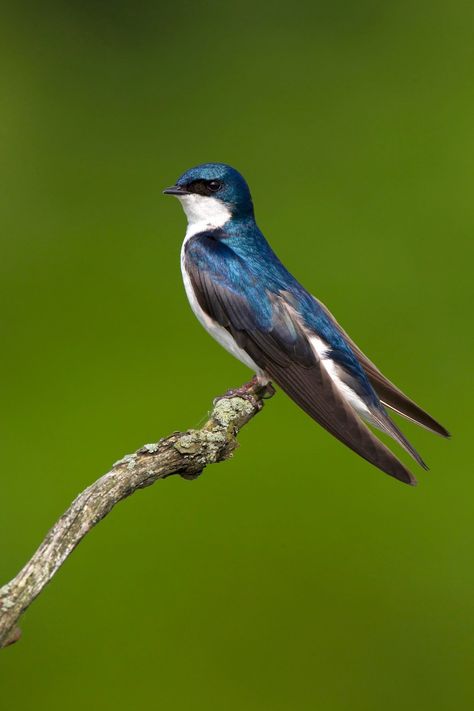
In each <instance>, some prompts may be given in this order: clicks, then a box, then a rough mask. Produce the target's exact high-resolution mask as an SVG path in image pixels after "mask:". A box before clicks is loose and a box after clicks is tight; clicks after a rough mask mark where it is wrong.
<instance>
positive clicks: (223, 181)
mask: <svg viewBox="0 0 474 711" xmlns="http://www.w3.org/2000/svg"><path fill="white" fill-rule="evenodd" d="M164 192H165V194H167V195H175V196H176V197H177V198H179V200H180V202H181V204H182V206H183V209H184V211H185V213H186V216H187V218H188V222H189V226H190V227H193V230H194V231H196V229H197V228H198V227H199V228H202V229H206V227H222V225H224V224H225V223H226V222H227V221H228V220H230V219H240V218H252V217H253V204H252V197H251V195H250V190H249V187H248V185H247V183H246V182H245V180H244V178H243V177H242V176H241V175H240V173H239V172H237V171H236V170H235V169H234V168H231V166H230V165H226V164H225V163H203V164H202V165H198V166H196V167H195V168H191V169H190V170H187V171H186V172H185V173H183V175H182V176H181V177H180V178H179V179H178V180H177V181H176V184H175V185H173V187H171V188H167V189H166V190H165V191H164Z"/></svg>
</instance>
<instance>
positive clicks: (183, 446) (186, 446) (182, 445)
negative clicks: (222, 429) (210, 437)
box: [174, 430, 203, 454]
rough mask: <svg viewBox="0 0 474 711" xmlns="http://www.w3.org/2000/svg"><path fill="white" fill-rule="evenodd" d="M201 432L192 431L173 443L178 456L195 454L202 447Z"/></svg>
mask: <svg viewBox="0 0 474 711" xmlns="http://www.w3.org/2000/svg"><path fill="white" fill-rule="evenodd" d="M202 434H203V433H202V432H199V431H197V430H192V431H191V432H188V433H187V434H185V435H183V436H182V437H180V438H179V439H178V441H177V442H176V443H175V445H174V446H175V449H177V450H178V452H179V453H180V454H196V452H199V450H200V449H201V447H202Z"/></svg>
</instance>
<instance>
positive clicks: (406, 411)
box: [313, 297, 450, 437]
mask: <svg viewBox="0 0 474 711" xmlns="http://www.w3.org/2000/svg"><path fill="white" fill-rule="evenodd" d="M313 298H314V299H315V301H317V302H318V304H319V305H320V306H321V308H322V309H323V311H324V312H325V313H326V315H327V316H328V317H329V318H330V319H331V321H332V322H333V324H334V325H335V326H336V327H337V328H338V329H339V331H340V332H341V333H342V335H343V336H344V338H345V339H346V341H347V342H348V344H349V345H350V347H351V349H352V351H353V352H354V355H355V356H356V358H357V360H358V361H359V363H360V364H361V366H362V368H363V369H364V371H365V373H366V374H367V377H368V378H369V380H370V383H371V385H372V387H373V388H374V390H375V392H376V393H377V395H378V396H379V398H380V400H381V401H382V402H383V404H384V405H387V407H390V408H391V409H392V410H394V411H395V412H397V413H398V414H399V415H402V416H403V417H405V418H406V419H407V420H411V421H412V422H415V423H416V424H417V425H421V426H422V427H425V428H426V429H427V430H430V432H434V433H435V434H438V435H441V437H449V436H450V434H449V432H448V430H447V429H446V428H445V427H443V425H440V423H439V422H437V421H436V420H435V419H434V418H433V417H431V415H428V413H427V412H425V411H424V410H422V409H421V407H419V406H418V405H417V404H416V403H415V402H413V400H411V399H410V398H409V397H407V396H406V395H405V393H403V392H402V391H401V390H400V389H399V388H397V386H396V385H394V384H393V383H392V382H391V381H390V380H389V379H388V378H386V377H385V376H384V375H383V373H381V372H380V370H379V369H378V368H377V366H376V365H375V364H374V363H372V361H371V360H370V359H369V358H367V356H366V355H365V353H363V352H362V351H361V349H360V348H359V346H358V345H357V344H356V343H354V341H353V340H352V339H351V337H350V336H348V335H347V333H346V332H345V331H344V329H343V328H342V326H341V325H340V324H339V323H338V322H337V321H336V319H335V318H334V316H333V315H332V314H331V312H330V311H329V309H328V308H327V307H326V306H325V305H324V304H323V303H322V302H321V301H319V299H316V297H313Z"/></svg>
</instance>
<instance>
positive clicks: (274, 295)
mask: <svg viewBox="0 0 474 711" xmlns="http://www.w3.org/2000/svg"><path fill="white" fill-rule="evenodd" d="M164 192H165V193H166V194H167V195H175V196H176V197H177V198H178V199H179V201H180V202H181V204H182V206H183V208H184V211H185V213H186V216H187V219H188V229H187V232H186V237H185V239H184V242H183V247H182V251H181V269H182V274H183V280H184V286H185V289H186V293H187V296H188V299H189V301H190V304H191V307H192V309H193V311H194V313H195V315H196V316H197V318H198V319H199V321H200V322H201V324H202V325H203V326H204V328H205V329H207V331H209V333H210V334H211V336H213V337H214V338H215V339H216V340H217V341H218V342H219V343H220V344H221V345H222V346H224V348H226V349H227V350H228V351H229V352H230V353H232V354H233V355H234V356H236V358H238V359H239V360H241V361H242V362H243V363H245V365H247V366H249V367H250V368H252V369H253V370H254V372H255V374H256V379H257V381H258V383H259V384H261V385H264V384H266V383H269V382H270V381H274V382H276V383H277V384H278V385H279V386H280V388H281V389H282V390H284V391H285V392H286V393H287V395H289V396H290V397H291V399H292V400H294V402H296V404H297V405H299V406H300V407H301V408H302V409H303V410H304V411H305V412H306V413H307V414H308V415H310V417H312V418H313V419H314V420H316V422H319V424H321V425H322V426H323V427H325V428H326V429H327V430H328V431H329V432H330V433H331V434H333V435H334V436H335V437H337V439H339V440H340V441H341V442H343V443H344V444H346V445H347V446H348V447H350V448H351V449H353V450H354V452H357V454H359V455H360V456H361V457H363V458H364V459H366V460H368V461H369V462H371V463H372V464H374V465H375V466H376V467H378V468H379V469H381V470H382V471H384V472H386V473H387V474H390V476H393V477H395V478H397V479H399V480H400V481H403V482H405V483H407V484H416V479H415V478H414V476H413V475H412V474H411V472H410V471H409V470H408V469H407V468H406V467H405V466H404V464H402V462H400V461H399V460H398V459H397V457H395V455H394V454H393V453H392V452H391V451H390V450H389V449H388V448H387V447H386V446H385V445H384V444H382V442H380V441H379V440H378V439H377V437H375V435H374V434H373V433H372V431H371V430H370V429H369V428H368V427H367V425H366V424H365V423H369V424H370V425H372V426H374V427H376V428H378V429H379V430H381V431H382V432H385V433H387V434H389V435H390V436H391V437H392V438H393V439H394V440H396V441H397V442H398V443H399V444H400V445H401V446H402V447H403V448H404V449H405V450H406V451H407V452H409V453H410V454H411V456H412V457H413V458H414V459H415V460H416V461H417V462H418V464H420V465H421V466H422V467H424V468H425V469H426V468H427V467H426V465H425V463H424V462H423V460H422V459H421V457H420V455H419V454H418V453H417V452H416V450H415V449H414V448H413V447H412V445H411V444H410V443H409V442H408V440H407V439H406V438H405V436H404V435H403V434H402V432H401V431H400V430H399V428H398V427H397V425H396V424H395V423H394V422H393V421H392V420H391V418H390V417H389V415H388V413H387V410H386V407H388V408H391V409H392V410H394V411H395V412H398V413H399V414H400V415H403V416H404V417H406V418H407V419H409V420H412V421H413V422H416V423H417V424H419V425H422V426H423V427H426V428H427V429H428V430H431V431H432V432H436V433H437V434H439V435H441V436H443V437H448V436H449V434H448V432H447V431H446V429H445V428H444V427H443V426H442V425H440V424H439V423H438V422H436V421H435V420H434V419H433V418H432V417H431V416H430V415H428V414H427V413H426V412H424V411H423V410H422V409H421V408H420V407H418V405H416V404H415V403H414V402H413V401H412V400H410V399H409V398H408V397H407V396H406V395H404V394H403V393H402V392H401V390H399V389H398V388H397V387H396V386H395V385H394V384H393V383H391V382H390V381H389V380H387V378H385V376H384V375H382V373H381V372H380V370H378V368H377V367H376V366H375V365H374V364H373V363H372V362H371V361H370V360H369V359H368V358H367V356H365V355H364V353H362V351H361V350H360V348H358V347H357V345H356V344H355V343H354V342H353V341H352V340H351V339H350V338H349V336H348V335H347V333H345V331H344V330H343V329H342V328H341V326H339V324H338V323H337V321H336V320H335V319H334V317H333V316H332V315H331V313H330V312H329V310H328V309H327V308H326V307H325V306H324V304H322V303H321V302H320V301H318V299H316V298H315V297H314V296H312V295H311V294H310V293H309V292H308V291H306V289H305V288H304V287H303V286H302V285H301V284H300V283H299V282H298V281H297V280H296V279H295V278H294V277H293V276H292V275H291V274H290V273H289V271H288V270H287V269H286V268H285V267H284V266H283V264H282V263H281V262H280V260H279V259H278V257H277V256H276V254H275V253H274V252H273V250H272V248H271V247H270V245H269V244H268V242H267V240H266V239H265V237H264V236H263V234H262V233H261V232H260V230H259V228H258V227H257V224H256V222H255V216H254V209H253V203H252V198H251V195H250V190H249V188H248V185H247V183H246V182H245V180H244V178H243V177H242V176H241V175H240V173H238V172H237V171H236V170H234V169H233V168H231V167H230V166H228V165H225V164H223V163H206V164H204V165H199V166H197V167H195V168H191V170H188V171H186V173H184V174H183V175H182V176H181V177H180V178H179V180H178V181H177V182H176V184H175V185H174V186H173V187H171V188H168V189H166V190H165V191H164ZM235 393H236V391H234V394H235ZM238 393H239V394H242V395H245V386H244V388H242V389H240V391H238Z"/></svg>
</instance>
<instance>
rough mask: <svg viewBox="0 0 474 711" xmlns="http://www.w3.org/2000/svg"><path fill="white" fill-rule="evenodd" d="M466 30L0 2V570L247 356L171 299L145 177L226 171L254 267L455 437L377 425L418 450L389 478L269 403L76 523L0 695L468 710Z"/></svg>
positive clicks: (64, 702) (198, 415) (419, 6)
mask: <svg viewBox="0 0 474 711" xmlns="http://www.w3.org/2000/svg"><path fill="white" fill-rule="evenodd" d="M473 21H474V11H473V6H472V3H471V2H453V3H449V4H448V3H445V2H439V1H435V2H433V1H430V2H428V1H427V0H426V1H423V2H417V3H413V2H409V1H408V0H405V1H404V2H403V1H398V2H380V1H379V2H376V1H375V0H362V1H361V2H347V1H346V2H344V1H342V0H336V1H333V2H329V1H328V2H325V3H322V2H316V3H314V2H309V1H308V2H307V3H286V4H285V5H284V6H279V5H278V4H275V3H270V2H266V3H259V4H255V3H254V2H248V1H247V0H246V1H245V2H240V3H238V4H237V3H233V4H227V3H223V2H221V3H214V2H205V3H198V2H188V0H178V1H177V2H167V3H164V2H163V3H159V2H155V3H153V2H136V1H135V2H131V1H130V2H121V3H120V2H119V3H105V2H81V3H79V2H58V3H54V2H47V1H46V2H44V3H27V2H25V3H15V4H14V3H10V7H9V8H8V6H5V5H3V10H2V12H1V18H0V66H1V74H0V116H1V121H0V183H1V186H2V187H1V190H0V238H1V260H0V270H1V279H0V290H1V295H0V303H1V321H0V323H1V329H2V348H1V381H0V387H1V393H2V395H1V398H0V401H1V402H0V407H1V427H0V431H1V452H2V456H1V469H2V473H1V481H2V485H1V491H2V494H1V515H0V577H1V580H2V581H6V580H7V579H9V578H10V577H12V576H13V575H14V574H15V573H16V572H17V570H18V569H19V568H20V567H21V566H22V565H23V563H24V562H25V561H26V560H27V558H28V557H29V556H30V555H31V553H32V552H33V550H34V549H35V547H36V546H37V545H38V544H39V542H40V540H41V539H42V537H43V535H44V534H45V533H46V531H47V529H48V528H49V527H50V525H51V524H52V523H53V522H54V520H55V519H56V518H57V517H58V516H59V515H60V513H61V512H62V511H63V510H64V508H65V507H66V506H67V505H68V503H69V502H70V501H71V500H72V498H73V497H74V496H75V495H76V494H77V493H78V492H79V491H80V490H81V489H83V488H84V487H85V486H87V485H88V484H89V483H91V482H92V481H93V480H94V479H95V478H97V477H98V476H99V475H100V474H101V473H103V472H104V471H106V470H107V468H108V467H109V465H110V464H111V463H112V462H113V461H115V460H116V459H118V458H119V457H120V456H122V455H123V454H125V453H127V452H130V451H133V450H134V449H136V448H137V447H138V446H140V445H141V444H143V443H144V442H150V441H156V440H157V439H158V438H159V437H160V436H163V435H165V434H167V433H169V432H171V431H173V430H175V429H186V428H187V427H193V426H197V425H198V424H199V423H201V422H202V421H203V418H204V417H205V416H206V412H207V410H208V409H209V407H210V403H211V401H212V398H213V397H214V396H215V395H217V394H219V393H221V392H223V391H225V390H226V389H227V388H228V387H231V386H236V385H239V384H240V383H242V382H244V380H245V379H247V378H248V376H249V372H248V371H247V370H246V369H245V368H244V366H242V365H241V364H239V363H238V362H237V361H235V360H234V359H233V358H232V357H231V356H229V355H228V354H227V353H226V352H225V351H223V350H222V349H221V348H220V347H219V346H218V345H217V344H215V343H214V342H213V341H212V340H211V339H210V338H209V336H208V335H207V334H206V333H205V332H204V331H203V330H202V329H201V327H200V326H199V324H198V323H197V321H196V320H195V319H194V317H193V315H192V313H191V311H190V309H189V307H188V304H187V301H186V297H185V295H184V291H183V288H182V283H181V275H180V269H179V251H180V244H181V241H182V238H183V235H184V229H185V220H184V216H183V214H182V212H181V209H180V206H179V204H178V203H177V202H176V201H174V200H172V199H170V198H164V197H163V196H162V194H161V190H162V188H163V187H165V186H167V185H169V184H171V183H173V182H174V180H175V179H176V178H177V177H178V175H180V174H181V173H182V172H183V171H184V170H185V169H186V168H188V167H191V166H192V165H195V164H197V163H200V162H204V161H224V162H228V163H231V164H232V165H235V166H236V167H237V168H238V169H240V170H241V171H242V172H243V173H244V175H245V176H246V178H247V179H248V180H249V183H250V185H251V188H252V192H253V196H254V200H255V203H256V208H257V218H258V221H259V225H260V227H261V228H262V230H263V231H264V233H265V234H266V235H267V236H268V237H269V239H270V241H271V243H272V245H273V246H274V248H275V250H276V251H277V253H278V254H279V256H280V257H281V259H282V260H283V261H284V263H285V264H286V265H287V266H288V267H289V268H290V269H291V270H292V271H293V273H294V274H295V275H296V276H297V277H298V278H299V279H300V280H301V281H302V282H303V283H304V284H305V285H306V286H307V287H308V288H309V289H311V290H312V291H314V292H315V293H316V294H317V295H318V296H319V297H320V298H321V299H323V300H324V301H325V302H326V303H327V304H328V305H329V306H330V308H331V309H332V310H333V312H334V313H335V314H336V317H337V318H338V319H339V320H340V321H341V322H342V324H343V325H344V326H345V327H346V328H347V329H348V330H349V331H350V333H351V334H352V335H353V336H354V338H355V339H356V340H357V341H358V342H359V343H360V345H361V346H362V347H363V348H364V349H365V350H366V351H367V352H368V353H369V355H370V356H371V357H372V358H373V359H374V360H376V362H377V363H378V364H379V365H380V366H381V367H382V368H383V369H384V370H385V371H386V373H387V374H388V375H389V377H391V378H393V379H394V380H395V381H396V382H397V383H398V384H399V385H400V386H401V387H403V388H405V389H406V390H407V392H408V393H409V394H410V395H411V396H412V397H414V398H415V399H416V400H417V401H418V402H420V404H422V405H423V406H425V407H426V408H427V409H428V410H429V411H430V412H432V413H433V415H434V416H436V417H438V418H439V419H440V420H441V421H442V422H443V423H444V424H446V426H447V427H448V428H449V429H451V430H452V432H453V434H454V437H453V439H452V441H450V442H445V441H442V440H441V439H440V438H437V437H435V436H433V435H431V434H429V433H428V432H425V431H424V430H420V429H417V428H415V427H414V426H413V425H411V424H409V423H405V424H404V425H403V428H404V431H405V432H406V433H407V435H408V436H409V437H410V439H411V440H412V442H413V443H414V444H415V446H416V447H417V448H418V449H419V450H420V451H421V453H422V455H423V456H424V457H425V458H426V459H427V461H428V463H429V464H430V465H431V468H432V469H431V471H430V472H428V473H426V474H423V473H422V472H421V475H420V477H419V478H420V486H419V487H418V488H417V489H412V488H410V487H405V486H403V485H401V484H399V483H398V482H396V481H394V480H392V479H390V478H389V477H387V476H385V475H383V474H382V473H380V472H378V471H376V470H375V469H374V468H372V467H370V466H369V465H368V464H367V463H366V462H364V461H363V460H361V459H359V458H358V457H357V456H355V455H354V454H353V453H352V452H350V451H349V450H347V449H346V448H344V447H343V446H342V445H340V444H339V443H338V442H336V441H335V440H334V439H332V438H331V437H330V436H329V435H327V434H326V433H325V432H324V431H323V430H322V429H320V428H318V427H317V426H316V425H315V424H314V423H313V422H312V421H311V420H310V419H309V418H307V417H306V416H305V415H303V414H302V413H301V412H300V411H299V410H298V409H297V408H296V407H295V406H294V405H293V404H292V403H291V402H290V401H289V400H288V399H287V398H286V397H285V396H284V395H283V394H281V393H279V394H278V395H277V396H276V397H275V398H274V399H273V400H272V401H271V402H270V403H268V405H267V406H266V408H265V411H264V413H263V414H262V415H260V416H259V417H258V419H257V420H255V421H254V422H253V423H251V425H250V426H248V427H247V428H246V429H245V430H244V431H243V432H242V435H241V438H240V440H241V443H242V447H241V449H240V451H239V452H238V454H237V455H236V457H235V459H234V460H233V461H231V462H229V463H226V464H223V465H219V466H218V467H213V468H211V469H208V470H207V471H206V472H205V474H204V475H203V476H202V477H201V478H200V479H199V480H197V481H195V482H186V481H183V480H182V479H180V478H178V477H174V478H171V479H168V480H166V481H164V482H160V483H159V484H158V485H156V486H155V487H152V488H151V489H147V490H146V491H143V492H141V493H138V494H137V495H135V496H133V497H132V498H131V499H130V500H128V501H126V502H125V503H123V504H121V505H120V506H119V507H118V508H117V509H116V510H115V511H114V512H113V513H112V514H111V515H110V516H109V517H108V518H107V519H106V520H105V521H104V522H103V523H101V525H100V526H99V527H98V528H97V529H96V530H94V531H93V532H92V534H91V535H90V536H88V537H87V539H86V540H85V542H84V543H83V544H82V545H81V546H80V547H79V549H78V550H77V551H76V552H75V553H74V554H73V556H72V557H71V558H70V559H69V560H68V562H67V563H66V565H65V566H64V568H63V569H62V570H61V571H60V573H59V574H58V575H57V577H56V578H55V579H54V581H53V583H52V584H51V585H50V586H49V587H48V589H47V590H46V591H45V592H44V593H43V595H41V597H40V598H39V599H38V600H37V601H36V602H35V603H34V605H33V606H32V607H31V608H30V610H29V611H28V613H27V614H26V615H25V617H24V618H23V620H22V628H23V639H22V640H21V642H19V643H18V644H17V645H15V646H13V647H10V648H9V649H7V650H5V651H4V652H2V653H1V655H0V689H1V691H0V694H1V703H2V708H3V707H4V708H14V709H19V710H23V709H33V708H35V709H36V708H48V709H53V710H56V709H63V708H68V709H83V708H87V709H90V710H91V711H92V710H95V709H104V708H110V709H130V708H143V709H148V708H152V709H154V708H157V709H161V708H167V709H173V710H176V711H180V710H181V709H188V708H193V709H206V710H207V711H210V710H214V709H215V710H221V709H229V710H231V711H232V710H234V709H235V710H237V709H238V710H240V709H248V710H249V711H254V710H255V711H256V710H257V709H258V710H259V711H260V710H267V709H268V710H271V711H280V710H282V711H283V710H285V711H286V710H289V709H304V710H306V709H322V710H324V711H326V710H327V711H339V710H344V711H357V710H359V709H360V710H361V711H362V710H363V711H379V710H380V709H384V711H390V710H392V709H393V710H395V709H397V710H398V709H400V708H404V709H410V710H411V709H413V710H415V709H417V710H419V709H429V710H430V711H432V710H434V709H450V710H451V709H456V710H458V709H463V710H464V709H472V708H473V705H474V682H473V663H474V651H473V640H474V595H473V592H474V587H473V586H474V566H473V550H474V521H473V497H474V483H473V476H472V475H473V472H472V465H471V445H472V414H471V408H472V406H471V404H470V399H469V397H468V396H469V393H468V390H469V388H468V384H469V382H470V381H471V382H472V380H471V372H472V360H471V359H470V357H469V351H470V347H471V345H472V343H471V342H470V341H471V329H470V328H469V330H468V332H466V330H467V329H468V327H469V321H468V318H467V314H468V309H469V315H470V306H471V304H472V301H470V300H469V299H470V298H472V294H469V293H468V291H469V290H470V287H471V283H472V262H471V264H469V259H468V258H469V253H468V251H469V249H470V247H471V244H472V235H473V231H474V206H473V205H474V203H473V199H472V191H473V187H474V167H473V166H474V162H473V148H474V132H473V126H474V90H473V89H474V88H473V72H474V43H473V41H472V29H473ZM401 456H402V457H404V455H403V454H402V455H401ZM404 460H405V461H407V460H406V458H404ZM419 473H420V472H419V471H418V472H417V474H419Z"/></svg>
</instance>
